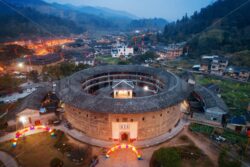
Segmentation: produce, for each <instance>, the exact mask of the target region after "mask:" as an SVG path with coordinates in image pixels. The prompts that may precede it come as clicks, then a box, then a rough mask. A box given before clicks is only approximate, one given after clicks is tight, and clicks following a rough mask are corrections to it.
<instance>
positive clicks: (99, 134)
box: [65, 104, 182, 140]
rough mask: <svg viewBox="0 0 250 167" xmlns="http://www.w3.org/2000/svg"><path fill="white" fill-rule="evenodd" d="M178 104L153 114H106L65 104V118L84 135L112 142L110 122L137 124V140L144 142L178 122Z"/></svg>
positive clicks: (179, 112)
mask: <svg viewBox="0 0 250 167" xmlns="http://www.w3.org/2000/svg"><path fill="white" fill-rule="evenodd" d="M181 115H182V114H181V111H180V104H177V105H175V106H172V107H168V108H166V109H163V110H160V111H154V112H145V113H138V114H111V113H110V114H108V113H97V112H89V111H85V110H80V109H77V108H75V107H72V106H70V105H67V104H65V118H66V119H67V120H68V121H69V122H70V123H71V124H72V126H73V127H74V128H76V129H78V130H80V131H82V132H83V133H85V134H86V135H88V136H90V137H93V138H97V139H101V140H112V122H138V138H137V140H145V139H150V138H154V137H157V136H160V135H162V134H164V133H167V132H170V131H171V130H172V128H174V127H175V126H176V125H177V123H178V122H179V120H180V117H181Z"/></svg>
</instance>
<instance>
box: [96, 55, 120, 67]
mask: <svg viewBox="0 0 250 167" xmlns="http://www.w3.org/2000/svg"><path fill="white" fill-rule="evenodd" d="M96 60H98V61H100V62H102V63H107V64H111V65H115V64H118V63H119V62H120V59H119V58H113V57H112V56H97V57H96Z"/></svg>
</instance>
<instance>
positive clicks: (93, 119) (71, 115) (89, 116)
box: [56, 65, 191, 141]
mask: <svg viewBox="0 0 250 167" xmlns="http://www.w3.org/2000/svg"><path fill="white" fill-rule="evenodd" d="M56 92H57V95H58V96H59V98H60V99H61V100H62V101H63V102H64V104H65V107H64V109H65V118H66V119H67V120H68V121H69V122H70V123H71V124H72V126H73V127H74V128H75V129H78V130H79V131H81V132H83V133H84V134H85V135H87V136H89V137H91V138H94V139H99V140H110V141H135V140H146V139H152V138H155V137H158V136H161V135H164V134H166V133H169V132H171V130H172V129H173V128H174V127H176V126H177V125H178V123H179V122H180V119H181V117H182V112H183V111H185V110H186V108H187V107H186V102H185V99H186V98H187V97H188V96H189V94H190V92H191V90H190V88H189V86H188V84H187V83H186V82H184V81H182V80H180V79H179V78H178V77H177V76H175V75H174V74H172V73H170V72H167V71H163V70H161V69H155V68H150V67H144V66H134V65H124V66H118V65H117V66H100V67H96V68H90V69H87V70H83V71H80V72H77V73H75V74H73V75H72V76H70V77H68V78H65V79H63V80H61V81H60V82H59V83H58V85H57V88H56Z"/></svg>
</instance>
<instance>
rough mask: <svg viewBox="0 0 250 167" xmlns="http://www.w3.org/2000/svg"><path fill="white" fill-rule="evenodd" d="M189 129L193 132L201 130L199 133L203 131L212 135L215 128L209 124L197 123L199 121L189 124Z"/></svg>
mask: <svg viewBox="0 0 250 167" xmlns="http://www.w3.org/2000/svg"><path fill="white" fill-rule="evenodd" d="M189 129H190V130H191V131H193V132H199V133H203V134H205V135H211V134H212V132H213V130H214V128H213V127H211V126H207V125H201V124H197V123H192V124H191V125H190V126H189Z"/></svg>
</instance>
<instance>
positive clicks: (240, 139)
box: [222, 130, 248, 144]
mask: <svg viewBox="0 0 250 167" xmlns="http://www.w3.org/2000/svg"><path fill="white" fill-rule="evenodd" d="M222 136H223V137H225V138H226V139H227V140H228V141H230V142H231V143H238V144H247V140H248V139H247V136H245V135H241V134H238V133H235V132H233V131H231V130H224V133H223V134H222Z"/></svg>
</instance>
